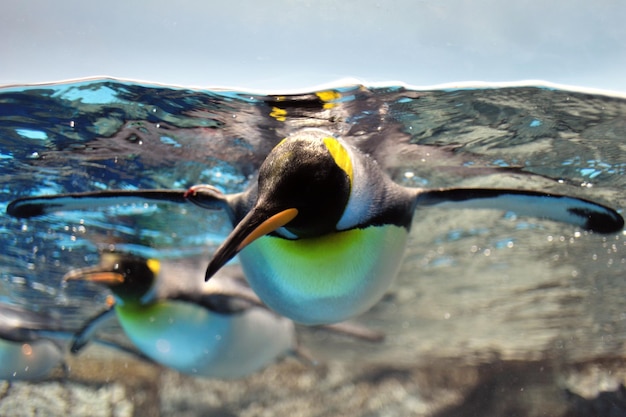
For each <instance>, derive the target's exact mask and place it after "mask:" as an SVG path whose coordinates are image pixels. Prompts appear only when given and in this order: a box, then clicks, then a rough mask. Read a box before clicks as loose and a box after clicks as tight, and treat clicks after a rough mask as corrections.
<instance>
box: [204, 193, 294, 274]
mask: <svg viewBox="0 0 626 417" xmlns="http://www.w3.org/2000/svg"><path fill="white" fill-rule="evenodd" d="M297 215H298V209H296V208H288V209H286V210H282V211H278V212H273V211H269V212H268V211H267V210H265V209H259V208H258V205H257V206H256V207H255V208H253V209H252V210H251V211H250V212H249V213H248V214H247V215H246V216H245V217H244V218H243V219H242V220H241V221H240V222H239V224H238V225H237V226H236V227H235V229H234V230H233V231H232V232H231V234H230V235H229V236H228V237H227V238H226V240H225V241H224V243H222V245H221V246H220V247H219V248H217V251H216V252H215V254H214V255H213V258H212V259H211V261H210V262H209V266H208V267H207V271H206V276H205V280H206V281H208V280H209V278H211V277H212V276H213V275H214V274H215V273H216V272H217V271H218V270H219V269H220V268H221V267H222V266H224V264H226V262H228V261H230V260H231V259H232V258H234V257H235V255H237V254H238V253H239V252H240V251H241V250H242V249H243V248H245V247H246V246H248V245H249V244H250V243H252V242H254V241H255V240H256V239H258V238H260V237H262V236H265V235H266V234H268V233H271V232H273V231H274V230H276V229H278V228H279V227H282V226H284V225H286V224H287V223H289V222H290V221H292V220H293V219H294V218H295V217H296V216H297Z"/></svg>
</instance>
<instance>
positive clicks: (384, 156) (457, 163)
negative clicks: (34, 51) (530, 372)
mask: <svg viewBox="0 0 626 417" xmlns="http://www.w3.org/2000/svg"><path fill="white" fill-rule="evenodd" d="M310 126H314V127H321V128H324V129H327V130H328V131H330V132H333V133H334V134H336V135H339V136H341V137H344V138H346V139H347V140H349V141H351V142H352V143H354V144H356V145H357V146H358V147H360V148H361V149H363V150H365V151H366V152H368V153H370V154H372V155H373V156H374V157H375V158H376V159H377V160H378V162H379V163H380V164H381V165H382V166H383V167H384V169H385V170H386V171H387V172H388V173H389V174H390V175H391V176H392V177H393V179H394V180H396V181H397V182H399V183H401V184H403V185H406V186H415V187H441V186H464V187H469V186H477V187H478V186H480V187H507V188H527V189H538V190H543V191H552V192H555V193H559V194H571V195H576V196H580V197H584V198H587V199H593V200H597V201H599V202H602V203H604V204H607V205H610V206H612V207H615V208H617V209H621V208H623V207H625V206H626V195H625V193H624V190H625V189H626V158H625V155H626V141H625V138H626V99H624V98H620V97H610V96H602V95H593V94H588V93H583V92H573V91H564V90H557V89H553V88H547V87H541V86H538V87H534V86H526V87H508V88H506V87H501V88H478V87H476V88H463V89H433V90H420V91H416V90H410V89H407V88H404V87H378V88H365V87H362V86H347V87H343V88H336V89H330V90H324V91H319V92H316V93H310V94H298V95H284V96H279V95H260V94H248V93H245V92H232V91H202V90H190V89H184V88H175V87H166V86H152V85H142V84H137V83H130V82H122V81H115V80H88V81H82V82H76V83H63V84H50V85H39V86H29V87H8V88H4V89H0V173H1V175H2V179H3V187H2V198H1V203H0V210H1V211H4V209H5V208H6V204H8V202H9V201H11V200H12V199H14V198H16V197H20V196H28V195H41V194H54V193H64V192H82V191H93V190H105V189H147V188H186V187H188V186H190V185H193V184H197V183H210V184H213V185H215V186H217V187H218V188H219V189H221V190H222V191H223V192H225V193H230V192H237V191H241V190H243V189H245V187H246V186H247V185H248V184H249V182H250V180H251V179H252V178H253V176H254V174H255V172H256V170H257V169H258V167H259V166H260V164H261V162H262V161H263V159H264V157H265V155H267V153H268V152H269V150H270V149H271V148H272V147H273V146H274V145H275V144H276V143H277V142H278V141H279V140H280V139H282V138H283V137H285V136H286V135H287V134H289V133H290V132H293V131H295V130H297V129H301V128H303V127H310ZM620 211H621V210H620ZM0 222H1V223H0V238H1V241H0V245H1V247H2V251H0V300H2V301H5V302H10V303H14V304H18V305H22V306H27V307H28V308H29V309H33V310H36V311H44V312H53V313H55V314H58V315H60V316H61V317H62V318H63V322H64V323H65V325H66V326H67V327H69V328H73V327H79V326H80V325H81V324H82V322H83V321H84V320H85V318H86V317H89V316H90V315H91V314H93V313H95V312H97V311H99V310H101V309H102V308H103V306H104V305H105V301H106V296H107V294H108V293H107V292H106V291H105V290H102V289H99V288H95V287H94V286H89V285H79V284H76V285H62V284H61V277H62V276H63V275H64V274H65V273H66V272H67V271H68V270H70V269H72V268H76V267H83V266H86V265H92V264H95V263H97V261H98V247H99V246H101V245H104V244H108V243H109V242H113V241H114V242H117V245H118V247H121V248H123V249H126V250H131V251H134V252H136V253H138V254H141V255H146V256H154V257H167V258H184V257H190V256H195V255H201V254H206V256H207V261H208V256H209V255H210V253H211V251H212V250H213V249H215V247H216V245H217V244H219V242H220V241H221V240H222V239H223V238H224V237H225V236H226V234H227V233H228V232H229V227H230V226H229V224H228V220H227V218H226V216H225V215H223V214H222V213H214V212H210V211H206V210H202V209H200V208H196V207H188V206H187V205H185V207H171V206H168V207H166V206H157V205H153V204H146V205H144V206H142V205H136V206H125V207H114V208H112V207H104V208H102V209H100V210H93V211H90V212H68V213H61V214H58V215H54V216H46V217H43V218H39V219H32V220H28V221H24V220H16V219H12V218H9V217H7V216H6V215H4V216H2V217H1V218H0ZM625 242H626V241H625V235H624V234H623V233H619V234H616V235H609V236H601V235H594V234H590V233H587V232H581V231H580V230H577V229H575V228H573V227H571V226H564V225H562V224H555V223H551V222H547V221H545V222H544V221H540V220H535V219H525V218H516V217H514V216H512V215H511V214H506V213H498V212H488V211H485V212H482V211H479V212H476V211H474V212H469V211H467V212H466V211H437V210H427V209H423V210H420V211H419V212H418V213H417V214H416V216H415V221H414V224H413V229H412V234H411V238H410V244H409V248H408V251H407V255H406V258H405V262H404V263H403V265H402V268H401V273H400V275H399V277H398V278H397V280H396V282H395V283H394V285H393V287H392V288H391V289H390V291H389V295H388V296H387V297H386V298H385V299H384V300H383V301H381V303H380V304H378V305H377V306H375V307H374V308H373V309H372V310H371V311H370V312H368V313H367V314H365V315H364V316H363V317H362V318H361V319H360V321H361V322H362V323H364V324H366V325H368V326H371V327H373V328H377V329H382V330H384V331H385V333H386V334H387V339H386V341H385V342H384V343H383V344H381V345H368V344H364V343H363V342H355V341H351V340H347V339H342V338H336V337H329V336H327V335H325V334H323V333H319V332H310V331H303V332H302V333H303V334H302V339H303V344H304V345H305V346H307V347H308V348H309V350H311V351H312V352H313V354H314V355H315V356H316V357H317V358H319V359H320V360H321V361H329V362H330V363H338V364H339V365H338V366H344V367H346V368H350V369H361V368H363V369H377V370H381V369H382V370H386V371H385V372H390V374H389V375H387V374H384V372H383V371H380V372H381V374H380V375H383V374H384V375H387V376H378V377H374V376H372V380H373V381H378V379H380V381H382V382H380V383H381V384H382V383H387V382H388V381H387V380H388V379H389V378H392V379H394V378H395V380H396V383H397V384H399V386H403V384H404V389H405V390H406V391H410V389H409V386H412V385H411V383H415V380H412V382H411V383H409V382H407V380H406V378H407V377H406V375H407V374H405V373H403V372H406V373H410V372H415V369H428V370H429V371H428V372H427V374H429V373H432V375H433V378H436V379H437V382H436V383H435V382H432V384H434V385H436V386H437V387H438V388H437V389H445V388H449V389H450V390H451V391H452V392H455V390H456V387H455V386H454V383H455V382H454V381H457V380H458V381H461V382H459V383H460V384H461V385H463V384H465V385H464V387H465V386H467V385H468V384H469V385H471V384H470V383H469V382H467V381H464V380H463V378H459V377H454V376H451V375H448V377H449V378H450V381H448V382H449V383H446V382H442V380H441V378H443V377H442V375H447V374H453V373H454V371H452V370H451V368H453V369H456V370H458V369H465V368H464V367H467V369H474V368H475V367H479V366H485V365H489V364H494V363H505V364H510V363H519V362H522V363H524V362H527V363H541V364H547V365H545V366H551V367H554V368H555V369H569V367H571V366H574V365H579V364H586V363H594V364H595V363H606V361H614V360H618V361H619V360H621V358H622V357H623V356H624V346H625V342H626V308H625V307H626V301H624V299H625V298H624V294H625V293H626V285H625V284H624V278H625V277H624V275H625V274H624V272H625V271H626V246H625V245H626V243H625ZM198 274H199V275H198V276H199V279H200V277H201V276H202V271H199V272H198ZM110 331H113V332H115V331H118V330H117V329H116V328H111V329H110ZM620 363H621V362H620ZM77 366H80V362H77V363H76V364H75V365H74V368H76V367H77ZM542 366H543V365H542ZM289 369H291V368H288V369H287V370H286V371H285V372H289ZM298 369H299V368H298ZM298 372H302V371H301V370H300V371H298ZM394 372H396V373H398V375H399V377H398V378H396V377H395V376H394V375H395V374H394ZM616 373H617V370H616ZM71 375H72V374H71V372H70V378H71ZM113 375H115V372H114V371H113ZM120 375H121V373H120ZM377 375H378V374H377ZM402 375H404V376H402ZM411 375H413V374H411ZM420 375H421V374H420ZM563 375H564V376H562V378H561V379H560V380H559V379H558V378H555V381H557V380H558V381H561V382H558V381H557V382H555V383H554V385H555V387H556V388H555V389H557V388H558V389H560V390H564V389H565V388H568V387H569V386H568V385H567V381H566V379H567V378H566V376H567V375H566V374H565V373H564V374H563ZM283 377H285V378H289V375H287V376H283ZM295 377H296V375H294V378H295ZM359 377H360V378H363V376H362V375H361V376H359ZM114 378H115V376H114ZM253 378H254V377H253ZM320 378H321V377H320ZM350 378H351V377H347V380H345V381H344V382H343V383H342V384H353V385H354V384H357V383H358V381H357V380H356V379H355V380H351V379H350ZM355 378H356V377H355ZM376 378H378V379H376ZM412 378H417V377H415V376H413V377H412ZM455 378H456V379H455ZM477 378H478V377H477ZM469 379H471V378H469ZM564 381H565V382H564ZM616 381H618V379H616V380H615V381H613V382H614V383H615V382H616ZM248 383H250V384H253V382H248ZM259 384H261V385H262V382H261V381H259ZM429 384H431V383H430V382H429V383H424V382H423V381H422V383H421V385H420V384H418V385H420V386H421V388H419V387H418V388H416V390H417V391H416V393H415V396H417V397H420V398H421V397H422V396H425V395H426V396H427V394H425V392H428V393H430V394H432V391H428V389H427V388H424V385H429ZM446 384H447V385H448V386H447V385H446ZM559 384H560V385H559ZM318 385H319V388H317V389H318V391H319V392H317V394H316V395H317V396H316V397H315V398H316V400H315V401H314V402H316V403H317V402H319V398H322V399H323V401H322V402H329V403H330V402H332V401H333V400H332V398H334V397H333V394H334V391H336V389H337V388H336V387H333V386H330V387H328V386H326V385H324V384H322V383H319V384H318ZM609 385H610V384H609ZM315 386H316V385H315V384H313V386H312V388H311V390H316V388H315ZM368 386H370V388H372V389H376V384H375V383H371V384H370V385H368ZM604 388H606V387H604V386H602V387H601V386H598V388H597V389H598V390H599V389H604ZM609 388H614V386H610V387H609ZM214 389H215V388H214ZM265 389H266V390H268V392H270V391H271V390H272V385H271V383H268V384H267V385H266V386H265ZM381 389H382V388H381ZM459 389H460V388H459ZM431 390H432V388H431ZM590 392H591V394H593V388H591V389H590ZM259 395H261V394H259ZM268 395H269V394H268ZM261 397H262V395H261ZM460 397H462V395H460ZM450 398H452V397H450ZM162 401H163V400H162ZM237 401H238V400H237V399H231V403H229V406H228V407H227V408H228V409H229V410H231V411H232V410H235V409H236V408H237V404H238V402H237ZM241 401H242V404H244V403H245V405H242V406H241V407H242V410H243V409H246V410H248V412H250V413H252V412H251V411H250V410H249V407H250V404H249V403H246V402H245V401H243V400H241ZM397 401H398V402H403V401H408V400H407V399H406V398H404V399H402V398H400V399H398V400H397ZM533 401H540V400H533ZM192 402H193V401H192ZM444 403H445V401H444ZM383 405H384V404H383ZM190 407H193V406H190ZM246 407H247V408H246ZM355 407H356V408H354V407H351V408H350V409H352V410H354V413H353V414H346V415H365V414H366V412H365V411H367V412H370V413H373V414H371V415H385V413H384V412H380V413H377V412H376V411H372V410H376V409H375V408H373V407H374V406H372V405H371V404H370V405H367V406H366V405H363V410H364V411H363V410H362V411H363V412H362V413H361V412H359V411H358V410H359V408H358V407H357V406H355ZM368 407H369V408H368ZM389 407H391V406H389ZM162 408H163V409H164V410H167V409H168V408H167V405H164V406H163V407H162ZM174 408H175V407H174ZM383 409H384V407H383ZM391 409H393V407H392V408H391ZM417 409H419V407H417ZM420 410H421V409H419V410H418V411H420ZM420 412H423V413H428V412H437V410H436V409H428V407H427V408H426V409H424V410H421V411H420ZM453 412H454V411H451V412H450V414H445V412H444V411H442V412H441V413H442V414H440V415H441V416H444V415H445V416H448V415H450V416H451V415H456V414H453ZM192 415H195V414H192ZM250 415H254V413H252V414H250ZM302 415H322V414H319V413H318V414H315V413H314V412H311V414H306V413H305V414H302ZM390 415H394V414H390ZM485 415H487V414H485ZM620 415H621V414H620Z"/></svg>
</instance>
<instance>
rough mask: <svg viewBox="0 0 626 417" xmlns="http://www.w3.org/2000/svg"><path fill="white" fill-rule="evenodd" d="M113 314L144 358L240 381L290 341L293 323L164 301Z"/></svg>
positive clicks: (267, 315)
mask: <svg viewBox="0 0 626 417" xmlns="http://www.w3.org/2000/svg"><path fill="white" fill-rule="evenodd" d="M117 313H118V318H119V321H120V324H121V325H122V328H123V329H124V331H125V332H126V334H127V335H128V337H129V339H131V341H132V342H133V344H135V346H136V347H137V348H138V349H139V350H141V351H142V352H143V353H144V354H145V355H147V356H148V357H150V358H151V359H153V360H154V361H156V362H158V363H160V364H162V365H165V366H168V367H170V368H173V369H176V370H178V371H180V372H183V373H187V374H192V375H198V376H207V377H214V378H238V377H242V376H245V375H247V374H249V373H251V372H254V371H256V370H258V369H260V368H262V367H263V366H265V365H267V364H268V363H271V362H272V361H274V360H275V359H276V357H278V356H280V355H281V354H283V353H285V352H286V351H287V350H288V349H290V348H292V347H293V343H294V342H293V328H292V327H290V326H292V324H291V322H289V321H288V320H286V319H284V318H279V317H277V316H276V315H274V314H273V313H271V312H269V311H266V310H262V309H250V310H249V311H245V312H243V313H240V314H232V315H231V314H218V313H215V312H212V311H210V310H208V309H205V308H203V307H200V306H197V305H194V304H192V303H186V302H180V301H167V302H160V303H155V304H152V305H149V306H137V307H127V308H124V307H117ZM270 336H271V337H270Z"/></svg>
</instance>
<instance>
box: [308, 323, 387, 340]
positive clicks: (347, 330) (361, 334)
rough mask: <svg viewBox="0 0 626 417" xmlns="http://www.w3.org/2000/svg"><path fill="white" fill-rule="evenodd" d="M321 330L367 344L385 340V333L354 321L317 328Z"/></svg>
mask: <svg viewBox="0 0 626 417" xmlns="http://www.w3.org/2000/svg"><path fill="white" fill-rule="evenodd" d="M316 327H318V328H320V329H323V330H326V331H329V332H333V333H337V334H341V335H344V336H347V337H352V338H354V339H360V340H363V341H366V342H372V343H380V342H382V341H384V340H385V336H386V335H385V332H383V331H380V330H374V329H370V328H369V327H366V326H363V325H361V324H358V323H355V322H353V321H342V322H340V323H334V324H323V325H320V326H316Z"/></svg>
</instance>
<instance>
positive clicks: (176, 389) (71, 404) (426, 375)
mask: <svg viewBox="0 0 626 417" xmlns="http://www.w3.org/2000/svg"><path fill="white" fill-rule="evenodd" d="M78 361H80V364H77V362H78ZM76 365H80V366H76ZM66 367H67V369H65V370H62V369H59V370H58V371H57V372H56V373H55V375H53V376H52V377H51V378H50V379H48V380H46V381H42V382H36V383H34V382H23V381H13V382H0V415H2V416H7V417H27V416H50V417H54V416H63V417H66V416H90V417H98V416H106V417H134V416H137V417H138V416H155V417H159V416H177V417H195V416H207V415H210V416H223V417H230V416H241V417H246V416H250V417H251V416H296V417H322V416H359V417H368V416H372V417H373V416H386V417H395V416H398V417H404V416H409V415H410V416H430V417H457V416H458V417H461V416H463V417H465V416H483V417H501V416H524V417H539V416H556V417H583V416H584V417H590V416H611V417H621V416H625V417H626V389H625V388H624V386H623V385H622V383H623V382H624V381H625V380H626V364H625V361H624V360H622V359H612V360H597V361H594V362H589V363H579V364H575V365H571V366H554V365H551V364H550V363H548V362H547V361H544V362H541V361H532V362H524V361H516V362H511V361H498V360H494V361H492V362H491V363H484V364H481V365H478V366H457V365H455V361H454V360H452V359H450V360H433V361H431V362H430V364H429V365H428V366H423V365H421V366H416V367H406V366H402V367H394V366H387V365H384V364H368V365H367V366H364V367H359V366H358V365H355V364H354V363H347V362H341V361H329V362H326V363H323V364H321V365H318V366H311V365H307V364H304V363H301V362H300V361H298V360H296V359H293V358H287V359H285V360H283V361H281V362H280V363H278V364H276V365H274V366H271V367H269V368H267V369H265V370H263V371H261V372H258V373H256V374H254V375H251V376H250V377H248V378H245V379H241V380H235V381H217V380H207V379H200V378H194V377H191V376H184V375H181V374H179V373H177V372H174V371H170V370H166V369H163V368H160V367H158V366H154V365H151V364H146V363H143V362H140V361H137V360H134V359H133V358H129V357H126V356H124V355H120V354H114V353H113V352H110V351H100V350H99V349H90V350H89V353H88V354H84V355H82V356H81V357H79V358H72V359H71V360H70V362H68V364H67V366H66Z"/></svg>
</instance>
